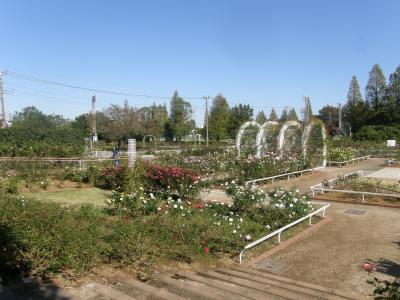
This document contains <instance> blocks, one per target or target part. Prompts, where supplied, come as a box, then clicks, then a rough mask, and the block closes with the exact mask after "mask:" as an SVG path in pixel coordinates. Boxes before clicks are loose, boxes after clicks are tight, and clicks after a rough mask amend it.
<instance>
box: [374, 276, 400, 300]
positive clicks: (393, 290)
mask: <svg viewBox="0 0 400 300" xmlns="http://www.w3.org/2000/svg"><path fill="white" fill-rule="evenodd" d="M368 283H370V284H372V285H374V287H375V289H374V292H373V294H374V298H375V299H381V300H383V299H386V300H399V299H400V282H399V279H398V278H397V279H395V280H393V281H388V280H379V279H378V278H374V280H369V281H368Z"/></svg>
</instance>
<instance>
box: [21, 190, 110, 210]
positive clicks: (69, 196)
mask: <svg viewBox="0 0 400 300" xmlns="http://www.w3.org/2000/svg"><path fill="white" fill-rule="evenodd" d="M110 194H111V192H110V191H105V190H101V189H98V188H77V189H63V190H59V191H52V192H46V191H43V192H37V193H24V194H23V196H25V197H26V198H33V199H36V200H42V201H54V202H57V203H61V204H68V205H72V204H93V205H95V206H104V201H105V200H106V199H107V196H108V195H110Z"/></svg>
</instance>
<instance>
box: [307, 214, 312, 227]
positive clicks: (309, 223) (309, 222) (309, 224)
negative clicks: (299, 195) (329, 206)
mask: <svg viewBox="0 0 400 300" xmlns="http://www.w3.org/2000/svg"><path fill="white" fill-rule="evenodd" d="M311 218H312V216H310V220H309V221H308V226H311Z"/></svg>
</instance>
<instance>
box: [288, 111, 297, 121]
mask: <svg viewBox="0 0 400 300" xmlns="http://www.w3.org/2000/svg"><path fill="white" fill-rule="evenodd" d="M288 120H291V121H298V120H299V118H298V117H297V113H296V110H295V109H294V108H292V109H291V110H290V111H289V115H288Z"/></svg>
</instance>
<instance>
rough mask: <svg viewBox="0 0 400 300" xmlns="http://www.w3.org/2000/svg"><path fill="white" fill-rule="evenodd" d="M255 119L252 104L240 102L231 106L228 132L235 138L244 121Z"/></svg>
mask: <svg viewBox="0 0 400 300" xmlns="http://www.w3.org/2000/svg"><path fill="white" fill-rule="evenodd" d="M252 119H253V109H252V108H251V107H250V105H245V104H239V105H235V106H233V107H232V108H231V112H230V115H229V123H228V133H229V135H230V137H231V138H235V137H236V134H237V132H238V130H239V128H240V126H242V125H243V123H244V122H247V121H251V120H252Z"/></svg>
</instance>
